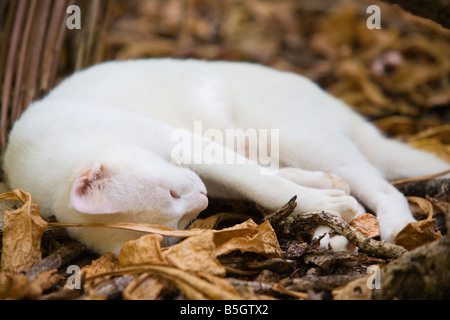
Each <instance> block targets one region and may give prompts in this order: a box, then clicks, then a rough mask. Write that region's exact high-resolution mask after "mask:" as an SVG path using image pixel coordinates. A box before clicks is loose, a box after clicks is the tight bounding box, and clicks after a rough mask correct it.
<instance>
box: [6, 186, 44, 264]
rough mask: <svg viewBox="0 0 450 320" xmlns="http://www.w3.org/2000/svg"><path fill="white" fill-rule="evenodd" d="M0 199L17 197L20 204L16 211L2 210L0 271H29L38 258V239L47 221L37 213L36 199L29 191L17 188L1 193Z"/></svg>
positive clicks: (40, 256) (39, 257)
mask: <svg viewBox="0 0 450 320" xmlns="http://www.w3.org/2000/svg"><path fill="white" fill-rule="evenodd" d="M0 199H1V200H18V201H21V202H22V203H23V205H22V206H21V207H20V208H18V209H17V210H13V211H9V210H5V213H4V217H3V218H4V230H3V248H2V259H1V270H2V271H3V272H23V271H28V270H29V269H30V268H31V267H32V266H33V265H34V264H36V263H37V262H39V261H41V259H42V255H41V238H42V234H43V233H44V230H45V229H46V228H47V222H46V221H44V220H43V219H42V218H41V217H40V216H39V208H38V205H37V203H36V202H34V201H32V200H31V195H30V194H29V193H28V192H25V191H23V190H20V189H17V190H14V191H10V192H6V193H2V194H0Z"/></svg>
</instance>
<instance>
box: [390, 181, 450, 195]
mask: <svg viewBox="0 0 450 320" xmlns="http://www.w3.org/2000/svg"><path fill="white" fill-rule="evenodd" d="M395 187H396V188H397V189H398V190H399V191H400V192H402V193H403V194H406V195H408V196H422V197H423V196H425V195H427V194H428V195H429V196H433V195H436V194H438V193H439V192H444V193H445V194H447V195H448V194H450V179H436V180H426V181H417V182H409V183H403V184H400V185H396V186H395Z"/></svg>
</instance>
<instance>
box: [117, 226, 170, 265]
mask: <svg viewBox="0 0 450 320" xmlns="http://www.w3.org/2000/svg"><path fill="white" fill-rule="evenodd" d="M163 238H164V237H163V236H161V235H159V234H148V235H145V236H142V237H140V238H138V239H136V240H131V241H127V242H126V243H125V244H124V245H123V247H122V249H121V250H120V254H119V264H120V265H121V266H124V267H125V266H131V265H140V264H164V263H165V260H164V257H163V256H162V254H161V241H162V240H163Z"/></svg>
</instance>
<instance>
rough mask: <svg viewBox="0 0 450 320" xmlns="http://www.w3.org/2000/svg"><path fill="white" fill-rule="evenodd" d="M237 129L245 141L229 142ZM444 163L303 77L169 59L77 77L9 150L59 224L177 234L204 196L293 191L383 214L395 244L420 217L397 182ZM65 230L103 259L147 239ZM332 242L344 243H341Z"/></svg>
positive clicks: (11, 175) (273, 200)
mask: <svg viewBox="0 0 450 320" xmlns="http://www.w3.org/2000/svg"><path fill="white" fill-rule="evenodd" d="M199 125H200V127H201V130H200V132H199ZM230 130H238V131H239V130H240V131H239V132H241V133H242V132H244V139H241V138H242V134H241V135H236V136H234V137H233V136H232V135H231V136H230V135H228V136H227V134H229V133H230V132H233V131H230ZM238 131H234V133H236V132H238ZM268 132H270V133H271V135H268V134H267V133H268ZM218 133H222V134H223V135H222V136H221V135H220V134H218ZM255 134H256V138H255ZM202 135H204V136H207V138H210V139H207V138H205V137H202ZM226 137H228V138H229V139H228V141H226V140H227V139H226ZM230 137H231V138H230ZM234 138H237V140H239V141H238V142H237V143H234V140H233V143H231V141H229V140H230V139H234ZM255 139H256V140H255ZM212 140H214V141H212ZM255 143H256V145H255ZM230 146H232V147H231V148H230ZM255 148H256V149H255ZM255 150H258V152H257V153H254V151H255ZM260 151H264V152H262V153H261V152H260ZM252 152H253V153H252ZM250 153H252V154H253V155H254V156H253V157H250V156H249V154H250ZM255 154H256V156H255ZM262 155H265V156H264V159H263V157H262ZM246 156H247V157H249V158H250V159H247V158H246ZM224 159H225V161H222V160H224ZM262 160H264V161H262ZM449 168H450V165H449V164H448V163H446V162H444V161H442V160H440V159H438V158H437V157H435V156H434V155H432V154H429V153H426V152H422V151H418V150H415V149H413V148H411V147H408V146H407V145H405V144H402V143H400V142H397V141H394V140H389V139H387V138H385V137H383V135H382V134H381V133H380V132H379V131H378V130H377V129H376V128H375V127H374V126H373V125H371V124H370V123H369V122H367V121H366V120H365V119H364V118H363V117H361V116H360V115H358V114H356V113H355V112H353V111H352V110H351V109H350V108H349V107H348V106H347V105H345V104H344V103H343V102H341V101H340V100H338V99H336V98H334V97H332V96H331V95H329V94H327V93H326V92H325V91H323V90H321V89H320V88H319V87H318V86H317V85H315V84H314V83H313V82H311V81H310V80H308V79H306V78H304V77H302V76H300V75H297V74H294V73H288V72H281V71H276V70H273V69H270V68H267V67H264V66H260V65H256V64H250V63H236V62H206V61H199V60H174V59H145V60H134V61H125V62H107V63H103V64H100V65H96V66H93V67H90V68H88V69H86V70H84V71H81V72H77V73H75V74H74V75H72V76H70V77H69V78H67V79H66V80H65V81H63V82H62V83H61V84H60V85H58V86H57V87H56V88H55V89H54V90H53V91H51V92H50V93H49V94H48V95H47V96H46V97H44V98H43V99H42V100H40V101H36V102H34V103H32V104H31V105H30V106H29V107H28V108H27V110H26V111H25V112H24V113H23V115H22V116H21V118H20V119H19V120H18V121H17V122H16V123H15V124H14V127H13V129H12V131H11V133H10V136H9V143H8V147H7V150H6V153H5V156H4V170H5V173H6V177H7V181H8V183H9V186H10V188H13V189H15V188H21V189H23V190H26V191H28V192H30V193H31V194H32V196H33V199H34V200H36V201H37V202H38V203H39V205H40V208H41V214H42V215H43V216H44V217H47V216H49V215H51V214H54V215H55V216H56V217H57V219H58V220H59V221H61V222H98V223H113V222H121V221H126V222H141V223H151V224H160V225H166V226H168V227H172V228H180V229H181V228H185V227H186V226H187V225H188V224H189V222H190V221H191V220H192V219H194V218H195V217H196V216H197V215H198V213H199V212H201V211H202V210H204V209H205V208H206V207H207V204H208V199H207V197H206V193H207V192H208V195H209V196H211V197H222V198H224V197H234V198H236V197H237V198H243V199H247V200H253V201H255V202H257V203H259V204H260V205H261V206H264V207H266V208H268V209H271V210H275V209H277V208H279V207H280V206H282V205H283V204H285V203H286V202H287V201H288V200H289V199H290V198H291V197H292V196H294V195H297V197H298V198H297V202H298V206H297V208H296V212H299V213H304V212H310V211H321V210H325V211H328V212H331V213H334V214H336V215H338V216H340V217H342V218H343V219H344V220H346V221H350V220H351V219H353V218H354V216H355V215H357V214H359V213H361V212H363V211H364V210H363V209H362V207H361V205H360V204H359V203H358V201H359V202H360V203H362V204H363V205H364V206H366V207H367V208H368V209H370V210H372V211H373V212H375V213H376V215H377V219H378V222H379V225H380V230H381V237H382V239H383V240H386V241H392V240H393V239H394V237H395V236H396V235H397V233H398V232H399V231H400V230H401V229H402V228H403V227H404V226H405V225H406V224H407V223H409V222H412V221H414V219H413V217H412V215H411V213H410V210H409V207H408V203H407V201H406V199H405V197H404V196H403V195H402V194H401V193H400V192H399V191H397V190H396V189H395V188H394V187H393V186H391V185H390V184H389V183H388V180H389V179H398V178H407V177H415V176H420V175H427V174H434V173H438V172H442V171H445V170H447V169H449ZM356 199H358V201H357V200H356ZM327 230H328V229H327V228H323V227H320V228H318V230H317V231H316V236H319V234H322V233H324V232H326V231H327ZM68 231H69V232H70V234H71V235H72V236H73V237H75V238H77V239H78V240H80V241H81V242H83V243H84V244H86V245H87V246H88V247H89V248H91V249H92V250H94V251H96V252H98V253H104V252H106V251H111V252H114V253H116V254H117V253H118V252H119V250H120V248H121V246H122V244H123V243H124V242H125V241H127V240H129V239H134V238H137V237H139V236H140V235H141V234H140V233H136V232H132V231H123V230H115V229H107V228H69V230H68ZM324 241H325V243H323V244H324V245H328V242H330V241H331V246H332V247H333V248H334V249H337V250H339V249H345V246H346V241H343V239H342V238H339V237H337V238H336V237H335V241H334V242H333V240H329V237H325V238H324Z"/></svg>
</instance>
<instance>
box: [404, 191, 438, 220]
mask: <svg viewBox="0 0 450 320" xmlns="http://www.w3.org/2000/svg"><path fill="white" fill-rule="evenodd" d="M406 199H408V202H409V208H410V209H411V212H412V214H413V216H414V218H416V219H426V218H428V219H431V218H432V217H433V215H434V208H433V204H432V203H431V202H430V201H428V200H426V199H424V198H421V197H412V196H409V197H406Z"/></svg>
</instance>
